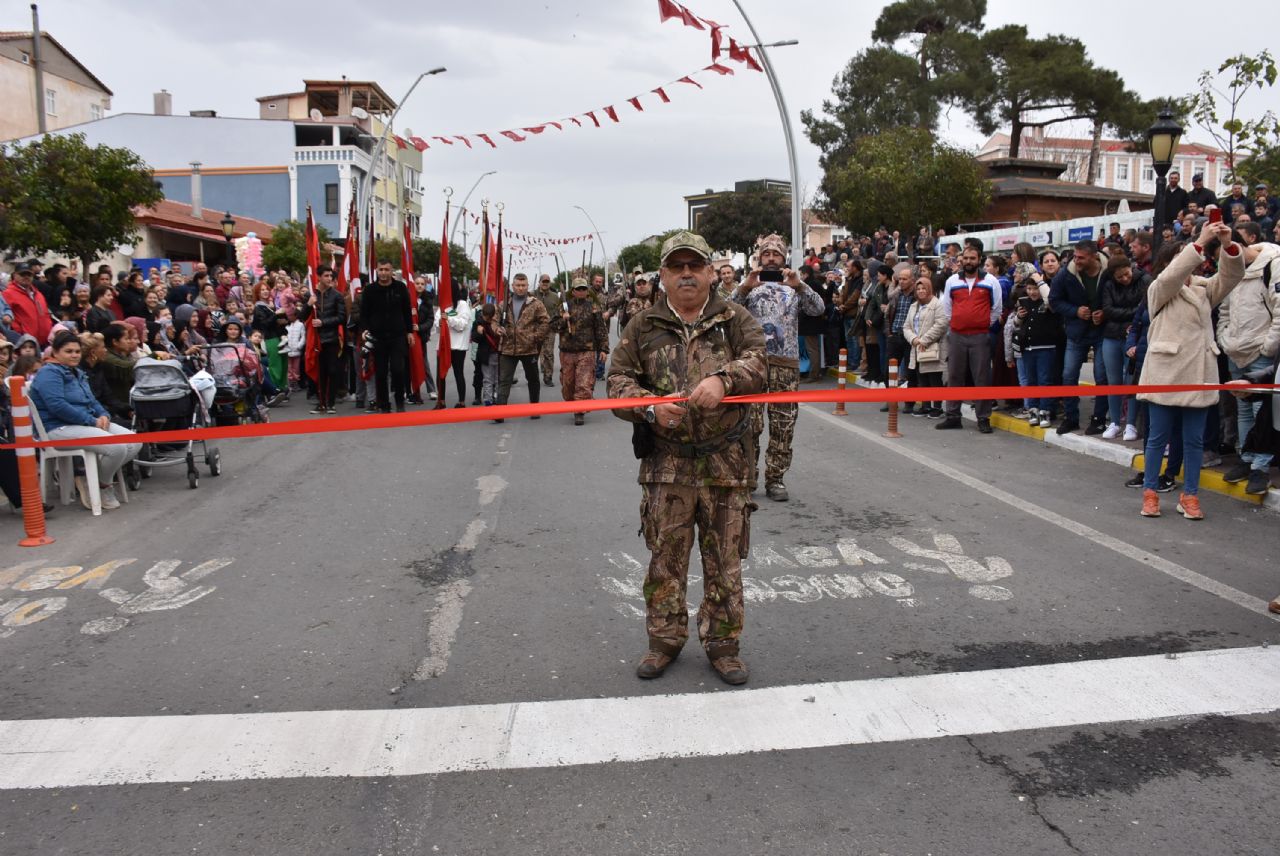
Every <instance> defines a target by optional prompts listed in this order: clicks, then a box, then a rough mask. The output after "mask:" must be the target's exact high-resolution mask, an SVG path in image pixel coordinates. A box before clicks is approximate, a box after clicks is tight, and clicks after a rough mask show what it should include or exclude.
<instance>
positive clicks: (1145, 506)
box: [1142, 490, 1182, 517]
mask: <svg viewBox="0 0 1280 856" xmlns="http://www.w3.org/2000/svg"><path fill="white" fill-rule="evenodd" d="M1178 510H1179V511H1181V510H1182V506H1181V505H1179V506H1178ZM1142 516H1143V517H1159V516H1160V494H1158V493H1156V492H1155V491H1154V490H1144V491H1143V492H1142Z"/></svg>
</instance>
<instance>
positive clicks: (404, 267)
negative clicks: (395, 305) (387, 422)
mask: <svg viewBox="0 0 1280 856" xmlns="http://www.w3.org/2000/svg"><path fill="white" fill-rule="evenodd" d="M400 270H401V271H402V272H403V273H404V281H405V285H407V286H408V287H409V315H410V318H411V320H412V322H413V329H412V330H410V331H409V332H410V333H412V334H413V341H412V342H411V343H410V344H409V390H410V392H411V393H412V394H413V395H417V394H418V389H419V388H420V387H421V386H422V385H423V384H424V383H426V382H427V366H426V360H425V359H424V357H423V355H422V346H421V345H419V344H418V289H417V288H416V287H415V286H414V284H413V235H412V234H410V232H409V220H408V218H406V219H405V221H404V239H403V241H402V242H401V244H400Z"/></svg>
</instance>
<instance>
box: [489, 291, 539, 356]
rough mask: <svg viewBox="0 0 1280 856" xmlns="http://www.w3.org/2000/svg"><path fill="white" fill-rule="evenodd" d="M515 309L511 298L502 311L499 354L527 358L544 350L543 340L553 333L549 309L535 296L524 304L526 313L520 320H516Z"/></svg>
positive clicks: (529, 297)
mask: <svg viewBox="0 0 1280 856" xmlns="http://www.w3.org/2000/svg"><path fill="white" fill-rule="evenodd" d="M514 315H515V307H514V306H513V304H512V301H511V298H510V297H508V298H507V305H506V306H504V307H503V309H502V319H503V322H504V323H503V325H502V326H503V336H502V343H501V344H500V345H498V353H500V354H502V355H503V356H505V357H518V356H527V355H529V354H536V353H538V351H539V350H540V349H541V348H542V340H543V339H545V338H547V336H548V335H549V334H550V332H551V319H550V318H549V317H547V307H545V306H543V305H542V301H541V300H539V299H538V298H537V297H536V296H534V295H533V294H530V295H529V296H528V297H527V298H526V299H525V303H524V311H523V312H521V313H520V319H519V320H515V319H514Z"/></svg>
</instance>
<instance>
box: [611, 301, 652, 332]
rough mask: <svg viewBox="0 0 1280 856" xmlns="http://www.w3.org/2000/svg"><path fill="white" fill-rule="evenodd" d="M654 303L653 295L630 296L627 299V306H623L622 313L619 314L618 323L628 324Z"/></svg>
mask: <svg viewBox="0 0 1280 856" xmlns="http://www.w3.org/2000/svg"><path fill="white" fill-rule="evenodd" d="M652 305H653V298H652V297H630V298H628V299H627V303H626V306H624V307H623V309H622V312H621V314H619V315H618V323H619V324H621V325H623V326H624V327H625V326H626V324H627V322H628V321H630V320H631V319H632V318H634V317H636V316H637V315H639V314H640V313H641V312H643V311H645V310H646V309H648V308H649V307H650V306H652Z"/></svg>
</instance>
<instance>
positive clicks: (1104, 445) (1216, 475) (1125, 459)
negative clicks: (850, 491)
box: [827, 369, 1280, 513]
mask: <svg viewBox="0 0 1280 856" xmlns="http://www.w3.org/2000/svg"><path fill="white" fill-rule="evenodd" d="M827 372H828V374H831V375H833V376H834V375H835V370H834V369H827ZM848 377H849V378H850V380H849V385H850V386H857V387H860V388H862V389H875V388H876V387H872V386H870V385H869V384H866V383H864V382H863V381H862V380H861V379H860V378H858V377H857V376H856V375H854V374H853V372H850V373H849V375H848ZM1082 385H1083V384H1082ZM960 417H961V418H962V419H964V420H966V421H968V422H975V423H976V422H977V421H978V417H977V414H976V412H975V411H974V409H973V405H971V404H962V405H961V406H960ZM991 427H992V428H996V429H998V430H1000V431H1005V432H1007V433H1009V434H1017V435H1019V436H1021V437H1027V438H1029V439H1031V440H1038V441H1040V442H1041V443H1044V444H1045V445H1046V446H1056V447H1058V448H1060V449H1066V450H1067V451H1070V452H1075V453H1077V454H1080V455H1087V456H1089V457H1091V458H1097V459H1098V460H1100V461H1107V462H1108V463H1112V464H1116V465H1118V466H1122V467H1124V468H1126V469H1128V470H1132V471H1136V472H1142V468H1143V466H1144V462H1145V460H1146V456H1145V455H1144V454H1143V453H1142V452H1141V451H1139V450H1137V449H1134V448H1132V447H1130V446H1126V445H1123V444H1121V443H1113V442H1111V441H1109V440H1095V439H1094V438H1092V437H1087V436H1085V435H1083V434H1075V433H1072V434H1058V433H1057V432H1056V431H1054V430H1053V429H1052V428H1039V427H1036V428H1033V427H1031V425H1029V424H1028V423H1027V422H1025V421H1023V420H1021V419H1014V418H1013V417H1012V416H1010V415H1008V414H1007V413H992V414H991ZM1200 487H1201V489H1202V490H1209V491H1213V492H1214V493H1219V494H1222V495H1223V496H1229V497H1231V498H1232V499H1237V500H1240V501H1242V502H1247V503H1249V504H1250V505H1256V506H1259V507H1261V508H1266V509H1269V510H1270V511H1274V512H1277V513H1280V490H1277V489H1275V488H1272V489H1271V490H1269V491H1267V493H1266V495H1264V496H1255V495H1253V494H1248V493H1245V491H1244V484H1243V483H1240V484H1229V483H1227V482H1226V481H1224V480H1223V478H1222V473H1221V472H1219V471H1218V470H1211V469H1205V470H1201V471H1200Z"/></svg>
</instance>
